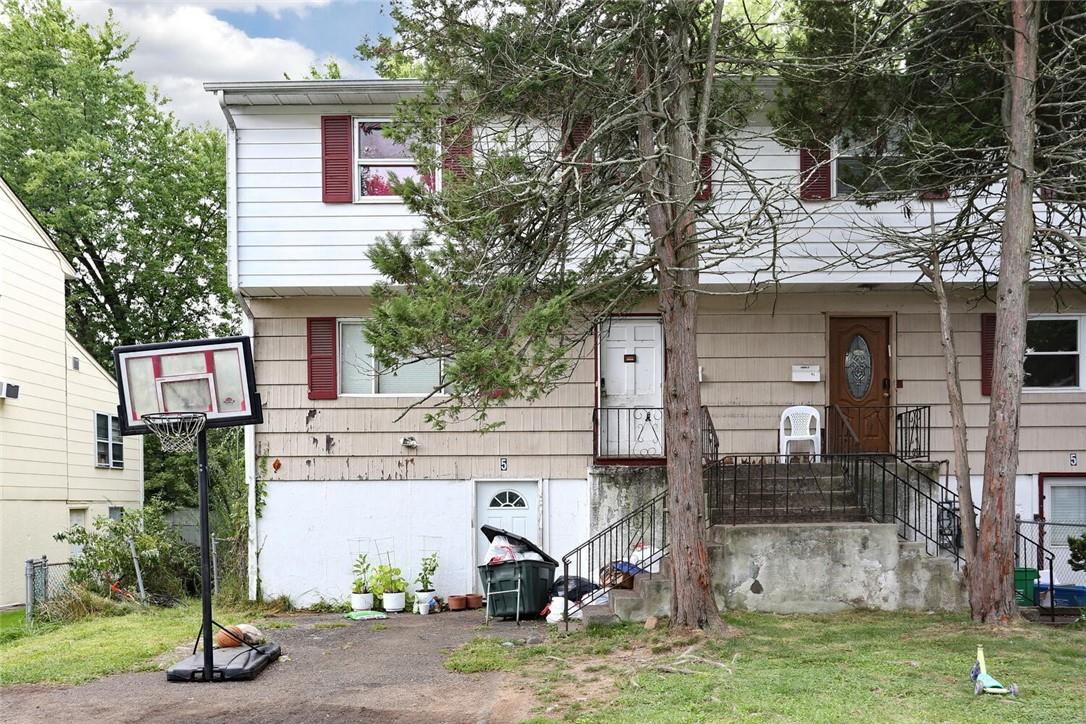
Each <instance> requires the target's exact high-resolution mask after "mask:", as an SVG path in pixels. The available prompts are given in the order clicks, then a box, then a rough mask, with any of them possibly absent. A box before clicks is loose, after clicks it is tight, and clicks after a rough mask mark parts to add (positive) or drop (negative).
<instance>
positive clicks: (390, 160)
mask: <svg viewBox="0 0 1086 724" xmlns="http://www.w3.org/2000/svg"><path fill="white" fill-rule="evenodd" d="M386 124H387V121H384V120H366V119H362V118H356V119H355V122H354V129H355V144H354V146H355V165H356V169H357V179H358V183H356V184H355V188H356V191H355V195H356V196H355V200H356V201H365V200H368V199H376V200H382V201H390V200H394V198H395V196H396V193H395V192H394V191H393V190H392V180H393V177H395V178H397V179H399V180H400V181H403V180H405V179H408V178H411V179H414V180H415V181H417V182H418V183H421V184H424V185H426V186H427V187H429V188H431V189H432V188H434V183H435V180H434V177H433V176H432V175H429V174H427V175H426V176H423V175H422V174H421V173H420V172H419V169H418V167H417V166H416V165H415V159H414V158H412V156H411V149H410V148H408V146H407V144H405V143H398V142H397V141H394V140H392V139H391V138H389V137H388V136H386V135H385V134H384V129H385V125H386ZM389 197H393V199H390V198H389Z"/></svg>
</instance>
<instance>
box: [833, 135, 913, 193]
mask: <svg viewBox="0 0 1086 724" xmlns="http://www.w3.org/2000/svg"><path fill="white" fill-rule="evenodd" d="M889 146H892V144H888V143H887V142H886V141H885V140H879V141H876V142H874V143H862V142H852V143H849V142H845V141H839V146H838V152H837V157H836V164H835V166H836V168H835V169H834V194H835V195H836V196H864V195H869V194H879V193H882V192H885V191H889V190H890V188H891V184H890V181H889V180H888V178H887V177H888V175H889V174H891V173H892V172H893V171H894V165H895V159H896V158H900V157H895V156H894V155H892V149H891V148H889Z"/></svg>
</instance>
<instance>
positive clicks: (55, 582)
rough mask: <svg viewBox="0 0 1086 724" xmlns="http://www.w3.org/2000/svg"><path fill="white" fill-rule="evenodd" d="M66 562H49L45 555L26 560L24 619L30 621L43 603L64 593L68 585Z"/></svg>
mask: <svg viewBox="0 0 1086 724" xmlns="http://www.w3.org/2000/svg"><path fill="white" fill-rule="evenodd" d="M68 570H69V565H68V563H67V562H63V563H50V562H49V559H48V558H47V557H46V556H42V557H41V558H31V559H29V560H27V562H26V567H25V572H26V607H25V613H26V621H27V623H30V622H31V621H33V620H34V616H35V615H36V614H37V613H38V609H39V608H40V607H41V605H42V604H43V603H45V602H46V601H49V600H51V599H53V598H56V597H57V596H59V595H61V594H62V593H64V591H65V590H67V587H68Z"/></svg>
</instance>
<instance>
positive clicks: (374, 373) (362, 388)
mask: <svg viewBox="0 0 1086 724" xmlns="http://www.w3.org/2000/svg"><path fill="white" fill-rule="evenodd" d="M336 336H337V338H338V339H339V356H338V359H337V363H338V365H339V394H341V395H381V394H383V395H420V394H423V395H425V394H429V393H431V392H433V391H434V389H435V388H436V387H437V386H438V384H439V383H440V381H441V363H440V361H438V360H421V361H418V362H412V363H410V364H405V365H402V366H400V367H398V368H396V369H394V370H386V369H378V366H377V362H376V361H375V360H374V359H373V347H371V346H370V343H369V342H368V341H367V340H366V338H365V336H364V335H363V333H362V322H361V321H359V320H340V321H339V329H338V334H337V335H336Z"/></svg>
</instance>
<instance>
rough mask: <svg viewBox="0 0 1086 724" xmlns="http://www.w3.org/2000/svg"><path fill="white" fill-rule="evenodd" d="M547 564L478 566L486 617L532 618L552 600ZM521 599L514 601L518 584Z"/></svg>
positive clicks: (551, 567)
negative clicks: (486, 596)
mask: <svg viewBox="0 0 1086 724" xmlns="http://www.w3.org/2000/svg"><path fill="white" fill-rule="evenodd" d="M557 568H558V565H557V564H555V563H551V562H549V561H506V562H504V563H499V564H497V565H493V566H488V565H482V566H479V580H481V581H482V582H483V589H482V590H483V593H484V594H487V595H488V598H487V602H486V605H487V611H488V615H490V616H493V617H495V618H535V617H536V616H538V615H539V612H540V611H542V610H543V607H544V606H546V605H547V602H548V601H550V598H551V587H552V586H553V585H554V571H555V569H557ZM518 580H519V581H520V597H519V599H520V600H519V601H518V600H517V599H518V597H517V593H516V591H517V581H518Z"/></svg>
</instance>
